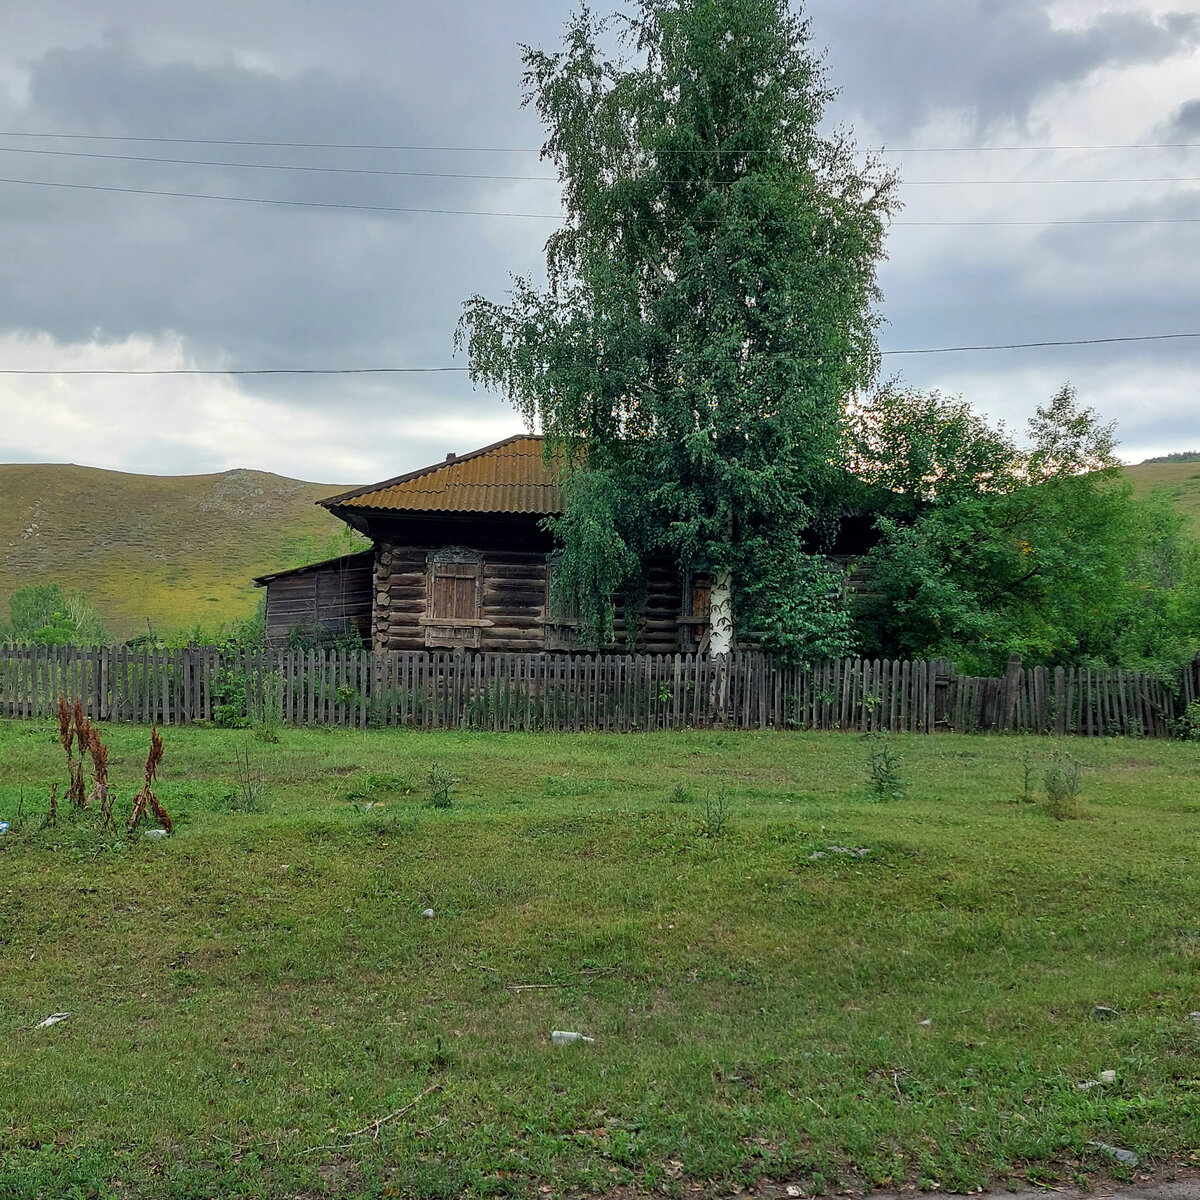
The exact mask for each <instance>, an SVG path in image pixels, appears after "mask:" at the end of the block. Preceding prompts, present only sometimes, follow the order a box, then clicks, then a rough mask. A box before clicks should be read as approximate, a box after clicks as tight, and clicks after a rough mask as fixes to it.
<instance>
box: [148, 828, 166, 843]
mask: <svg viewBox="0 0 1200 1200" xmlns="http://www.w3.org/2000/svg"><path fill="white" fill-rule="evenodd" d="M145 836H146V837H148V838H153V839H154V840H155V841H156V842H158V841H161V840H162V839H163V838H165V837H166V836H167V831H166V830H165V829H147V830H146V835H145Z"/></svg>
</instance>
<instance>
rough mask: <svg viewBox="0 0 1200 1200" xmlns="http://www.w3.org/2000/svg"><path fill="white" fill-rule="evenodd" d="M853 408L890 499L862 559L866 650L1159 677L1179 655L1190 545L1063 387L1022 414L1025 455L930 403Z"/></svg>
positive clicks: (990, 665)
mask: <svg viewBox="0 0 1200 1200" xmlns="http://www.w3.org/2000/svg"><path fill="white" fill-rule="evenodd" d="M868 409H869V410H874V411H869V412H868V414H867V417H866V418H865V421H864V425H865V428H866V429H867V430H868V431H869V432H870V434H871V437H870V438H866V439H864V438H862V437H859V438H858V439H857V440H855V439H854V438H852V439H851V441H852V444H853V445H854V446H855V447H856V448H857V452H858V453H859V454H860V456H861V457H860V459H859V464H860V466H861V467H863V468H864V469H865V470H866V471H867V473H868V474H869V473H871V472H872V471H874V472H875V473H877V475H878V477H879V479H880V481H881V482H882V483H884V484H885V485H886V486H887V487H888V488H889V489H891V495H892V496H893V497H894V498H895V497H898V498H899V500H898V503H897V504H894V505H893V515H891V516H885V517H884V518H882V519H881V521H880V530H881V534H882V540H881V542H880V544H879V546H878V547H876V549H875V550H874V551H873V552H872V554H871V555H870V558H869V562H870V584H869V589H868V590H869V594H870V597H871V598H870V600H869V601H868V602H867V604H866V606H865V611H864V612H863V614H862V617H863V629H864V636H865V640H866V643H867V645H868V647H869V649H870V650H871V651H873V652H875V653H881V654H888V655H899V656H903V657H913V658H918V657H925V656H930V655H945V656H947V657H950V658H954V659H956V660H958V662H959V664H960V665H961V666H962V667H964V668H965V669H968V670H978V671H982V672H993V673H994V672H999V671H1001V670H1002V669H1003V667H1004V664H1005V662H1006V660H1007V658H1008V656H1009V654H1011V653H1012V652H1014V651H1015V652H1018V653H1020V654H1021V655H1022V657H1023V658H1024V659H1025V660H1026V661H1027V662H1028V663H1029V664H1030V665H1034V664H1046V665H1051V664H1062V663H1069V664H1074V663H1082V662H1093V663H1097V664H1108V665H1120V666H1151V667H1158V668H1161V669H1163V670H1166V669H1169V668H1171V667H1174V666H1176V665H1178V664H1179V663H1180V662H1182V661H1184V660H1185V659H1187V658H1190V657H1191V656H1192V654H1193V653H1194V652H1195V649H1196V646H1197V645H1198V644H1200V557H1198V553H1197V548H1196V546H1195V545H1194V544H1193V543H1192V542H1190V541H1189V539H1188V538H1187V537H1186V535H1185V533H1184V521H1183V518H1182V517H1181V516H1179V515H1178V514H1177V513H1174V512H1173V511H1171V509H1170V507H1169V505H1168V504H1167V503H1166V501H1165V500H1164V499H1162V498H1159V497H1156V498H1154V499H1152V500H1150V501H1138V500H1135V499H1134V498H1133V495H1132V488H1131V485H1130V484H1129V483H1128V482H1127V481H1126V480H1124V479H1123V478H1122V477H1121V475H1120V471H1119V468H1118V464H1117V462H1116V459H1115V457H1114V448H1115V439H1114V436H1113V428H1112V426H1111V425H1105V424H1102V423H1101V422H1100V421H1099V420H1098V419H1097V417H1096V414H1095V413H1094V412H1093V411H1092V410H1090V409H1087V408H1081V407H1080V406H1079V404H1078V402H1077V398H1076V396H1075V393H1074V391H1073V390H1072V389H1070V388H1069V387H1067V388H1064V389H1063V390H1062V391H1060V392H1059V393H1058V395H1056V396H1055V397H1054V398H1053V400H1052V401H1051V402H1050V403H1049V404H1047V405H1045V406H1043V407H1041V408H1039V409H1038V410H1037V414H1036V415H1035V417H1034V418H1033V419H1032V420H1031V421H1030V423H1029V440H1030V445H1029V447H1028V448H1026V449H1024V450H1017V449H1016V447H1015V446H1014V444H1013V443H1012V442H1011V441H1010V440H1009V439H1008V437H1007V436H1006V435H1005V434H1004V433H1003V431H997V430H993V429H990V428H989V427H988V426H987V424H986V423H985V422H983V421H982V420H981V419H979V418H978V417H975V416H973V415H972V414H971V413H970V411H969V410H967V409H966V408H965V406H963V405H961V404H960V403H958V402H954V401H947V400H944V399H943V398H940V397H920V396H918V395H915V394H908V395H906V396H904V397H901V398H900V399H897V397H896V396H894V395H891V396H884V397H882V398H878V399H877V400H876V402H874V403H873V404H872V405H870V406H868ZM898 411H899V412H900V416H897V415H896V414H897V412H898ZM864 447H865V448H864ZM931 448H932V449H931ZM868 451H869V452H868ZM931 463H934V464H935V465H934V466H932V467H931V466H930V464H931ZM918 501H919V503H917V502H918ZM914 513H915V515H913V514H914Z"/></svg>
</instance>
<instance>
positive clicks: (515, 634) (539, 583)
mask: <svg viewBox="0 0 1200 1200" xmlns="http://www.w3.org/2000/svg"><path fill="white" fill-rule="evenodd" d="M438 549H441V547H440V546H432V545H429V546H425V545H423V546H408V545H399V544H388V543H380V544H379V546H378V553H377V555H376V560H375V615H374V624H373V630H372V639H371V644H372V646H373V648H374V649H375V651H376V652H378V653H393V652H398V651H399V652H406V651H419V650H434V649H445V650H453V649H454V646H453V644H450V639H447V644H444V645H438V644H437V641H436V637H435V638H434V639H432V640H431V639H429V638H428V637H427V629H428V625H427V624H426V623H425V622H426V615H427V611H428V604H429V596H428V590H427V587H428V578H429V561H428V560H429V554H430V552H431V551H436V550H438ZM481 570H482V576H483V580H482V582H483V588H482V603H481V608H480V620H481V621H483V622H484V624H483V625H482V627H481V628H480V630H479V646H478V649H480V650H482V651H491V652H493V653H505V652H516V653H525V654H537V653H541V652H542V651H544V650H545V649H546V599H547V578H546V554H545V552H544V551H540V550H535V551H529V550H514V549H511V548H490V549H487V550H485V551H483V561H482V564H481ZM647 584H648V587H647V597H646V604H645V606H644V608H643V612H642V614H641V619H640V624H639V627H638V629H637V630H636V631H635V634H636V640H637V645H638V648H639V650H643V651H645V652H647V653H660V654H664V653H671V652H673V651H675V650H678V649H679V647H680V621H679V615H680V605H681V602H682V601H681V596H680V583H679V576H678V572H677V571H675V570H674V569H673V568H672V567H671V566H670V565H669V564H668V563H667V561H666V560H663V562H661V563H655V564H652V565H651V569H650V572H649V578H648V581H647ZM615 634H616V639H617V643H618V645H620V644H622V643H623V642H624V640H625V635H626V627H625V622H624V619H623V617H621V616H620V615H619V616H618V619H617V621H616V629H615ZM614 650H615V648H614Z"/></svg>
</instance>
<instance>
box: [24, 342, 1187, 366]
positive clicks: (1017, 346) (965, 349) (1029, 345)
mask: <svg viewBox="0 0 1200 1200" xmlns="http://www.w3.org/2000/svg"><path fill="white" fill-rule="evenodd" d="M1182 338H1200V332H1197V333H1149V334H1141V335H1138V336H1133V337H1106V338H1077V339H1072V340H1064V341H1056V342H1001V343H997V344H995V345H981V346H935V347H932V348H927V349H920V350H881V351H880V352H879V353H880V355H881V356H882V357H887V356H896V355H900V354H966V353H974V352H980V351H988V350H1040V349H1044V348H1046V347H1049V346H1111V345H1115V344H1118V343H1125V342H1167V341H1177V340H1179V339H1182ZM469 370H470V367H261V368H254V367H231V368H230V369H228V370H220V369H216V368H191V367H178V368H176V367H164V368H148V369H145V370H142V369H137V368H133V369H124V368H116V367H113V368H76V367H71V368H67V369H64V370H60V371H56V370H53V369H48V368H43V367H39V368H35V369H29V370H24V369H22V368H19V367H3V368H0V375H430V374H458V373H462V372H466V371H469Z"/></svg>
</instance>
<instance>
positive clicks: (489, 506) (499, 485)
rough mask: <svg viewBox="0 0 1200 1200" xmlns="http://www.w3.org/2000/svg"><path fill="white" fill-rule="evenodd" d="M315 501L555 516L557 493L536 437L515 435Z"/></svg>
mask: <svg viewBox="0 0 1200 1200" xmlns="http://www.w3.org/2000/svg"><path fill="white" fill-rule="evenodd" d="M320 503H321V504H323V505H324V506H325V507H326V508H351V509H360V510H361V509H369V510H372V511H386V512H475V513H489V512H496V513H557V512H561V511H562V492H561V490H560V488H559V485H558V480H557V476H556V473H555V472H554V470H553V468H551V467H547V466H546V463H545V461H544V460H543V458H542V439H541V438H540V437H533V436H531V435H529V434H517V435H516V436H515V437H510V438H505V439H504V440H503V441H501V442H496V443H495V444H493V445H491V446H484V447H483V448H482V449H481V450H473V451H472V452H471V453H470V454H460V455H458V456H457V457H455V458H448V459H447V460H446V461H445V462H440V463H435V464H434V465H433V466H430V467H422V468H421V470H419V471H410V472H409V473H408V474H407V475H400V476H397V478H395V479H387V480H384V482H383V483H373V484H371V485H369V486H368V487H365V488H356V489H355V490H354V491H351V492H343V493H341V495H338V496H331V497H330V498H329V499H328V500H322V501H320Z"/></svg>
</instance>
